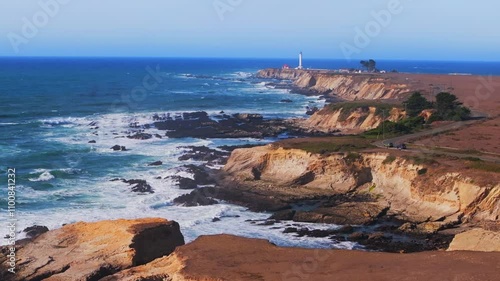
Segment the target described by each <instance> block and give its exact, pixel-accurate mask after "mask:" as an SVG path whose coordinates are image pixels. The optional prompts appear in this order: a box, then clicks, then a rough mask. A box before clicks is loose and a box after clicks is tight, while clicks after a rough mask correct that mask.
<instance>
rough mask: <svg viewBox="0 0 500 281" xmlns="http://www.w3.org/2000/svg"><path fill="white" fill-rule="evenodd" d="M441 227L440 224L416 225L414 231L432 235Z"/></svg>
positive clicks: (426, 223) (425, 223)
mask: <svg viewBox="0 0 500 281" xmlns="http://www.w3.org/2000/svg"><path fill="white" fill-rule="evenodd" d="M442 227H443V223H442V222H424V223H421V224H419V225H417V228H416V231H418V232H421V233H426V234H432V233H436V232H438V231H439V230H441V229H442Z"/></svg>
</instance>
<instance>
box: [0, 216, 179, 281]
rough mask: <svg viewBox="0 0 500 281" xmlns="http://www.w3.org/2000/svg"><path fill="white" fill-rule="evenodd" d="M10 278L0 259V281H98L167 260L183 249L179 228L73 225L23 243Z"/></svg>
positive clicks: (129, 223)
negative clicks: (124, 271) (153, 262)
mask: <svg viewBox="0 0 500 281" xmlns="http://www.w3.org/2000/svg"><path fill="white" fill-rule="evenodd" d="M23 244H25V245H24V246H18V248H17V251H16V257H17V261H16V268H15V271H16V272H15V274H12V273H11V272H9V271H7V268H6V266H7V260H8V258H7V251H6V248H2V254H1V255H0V280H4V281H8V280H19V281H21V280H22V281H35V280H100V279H101V278H104V277H106V276H109V275H112V274H114V273H116V272H119V271H122V270H125V269H128V268H131V267H135V266H139V265H143V264H146V263H149V262H151V261H153V260H154V259H157V258H159V257H162V256H165V255H169V254H170V253H172V252H173V251H174V249H175V248H176V247H178V246H181V245H184V237H183V235H182V233H181V232H180V228H179V224H178V223H177V222H174V221H168V220H165V219H138V220H117V221H102V222H97V223H84V222H80V223H75V224H71V225H66V226H63V227H62V228H60V229H57V230H52V231H49V232H46V233H44V234H42V235H40V236H38V237H37V238H35V239H34V240H32V241H24V243H23Z"/></svg>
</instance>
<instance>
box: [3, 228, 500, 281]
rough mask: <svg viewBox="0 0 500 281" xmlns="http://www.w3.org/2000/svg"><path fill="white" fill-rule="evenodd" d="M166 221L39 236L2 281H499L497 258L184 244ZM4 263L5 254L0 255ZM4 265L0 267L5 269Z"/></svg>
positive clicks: (204, 240)
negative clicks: (12, 272)
mask: <svg viewBox="0 0 500 281" xmlns="http://www.w3.org/2000/svg"><path fill="white" fill-rule="evenodd" d="M183 244H184V241H183V238H182V234H181V233H180V231H179V225H178V224H177V223H175V222H171V221H167V220H164V219H138V220H118V221H104V222H96V223H76V224H72V225H67V226H64V227H62V228H60V229H57V230H52V231H49V232H47V233H45V234H42V235H41V236H39V237H38V238H36V239H35V240H34V241H31V242H28V243H27V244H26V245H24V246H23V247H22V248H21V249H19V250H18V254H19V256H20V259H21V260H20V261H19V263H18V265H19V268H18V271H17V273H16V274H15V275H12V274H11V273H6V271H4V270H3V268H2V270H1V271H0V274H1V276H0V277H1V280H5V281H8V280H27V281H34V280H72V281H73V280H74V281H83V280H85V281H94V280H95V281H97V280H102V281H119V280H120V281H121V280H125V281H139V280H140V281H156V280H171V281H191V280H192V281H194V280H205V281H219V280H228V281H230V280H231V281H232V280H273V281H274V280H287V281H288V280H347V281H349V280H417V279H418V280H457V281H460V280H464V281H465V280H478V281H479V280H481V281H487V280H497V279H496V278H497V274H498V271H499V270H500V264H499V263H498V259H499V258H500V253H498V252H493V253H485V252H462V251H454V252H443V251H437V252H421V253H416V254H391V253H381V252H362V251H347V250H329V249H300V248H282V247H277V246H276V245H273V244H272V243H270V242H268V241H265V240H260V239H250V238H243V237H236V236H232V235H213V236H201V237H199V238H197V239H196V240H195V241H193V242H192V243H189V244H186V245H183ZM0 257H1V258H3V254H2V255H0ZM4 264H5V263H4V260H2V266H3V265H4Z"/></svg>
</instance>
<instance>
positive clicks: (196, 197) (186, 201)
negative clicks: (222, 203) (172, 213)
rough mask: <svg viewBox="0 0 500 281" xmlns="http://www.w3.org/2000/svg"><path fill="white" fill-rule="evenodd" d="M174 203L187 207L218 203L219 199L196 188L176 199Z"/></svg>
mask: <svg viewBox="0 0 500 281" xmlns="http://www.w3.org/2000/svg"><path fill="white" fill-rule="evenodd" d="M174 203H175V204H178V205H182V206H185V207H195V206H208V205H215V204H218V202H217V200H215V199H213V198H211V197H209V196H208V195H207V194H206V193H204V192H203V190H200V189H195V190H193V191H192V192H191V193H189V194H185V195H181V196H179V197H177V198H175V199H174Z"/></svg>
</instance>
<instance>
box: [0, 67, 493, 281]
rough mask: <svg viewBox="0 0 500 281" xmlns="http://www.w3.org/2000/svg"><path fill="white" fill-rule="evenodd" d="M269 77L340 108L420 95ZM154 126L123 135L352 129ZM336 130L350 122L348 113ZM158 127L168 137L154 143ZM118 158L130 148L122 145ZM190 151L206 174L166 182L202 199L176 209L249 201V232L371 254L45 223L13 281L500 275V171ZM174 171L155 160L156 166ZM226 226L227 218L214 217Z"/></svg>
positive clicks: (135, 224)
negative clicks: (263, 229)
mask: <svg viewBox="0 0 500 281" xmlns="http://www.w3.org/2000/svg"><path fill="white" fill-rule="evenodd" d="M257 77H258V78H265V79H276V80H288V81H289V82H285V83H281V82H276V83H275V82H270V83H269V84H268V85H269V86H272V87H282V88H287V89H291V90H292V91H294V92H296V93H300V94H305V95H322V97H323V98H325V99H327V101H328V102H331V101H337V100H356V99H358V98H359V99H365V98H367V99H397V98H400V97H401V96H404V95H405V94H406V93H407V92H408V91H409V90H410V89H413V88H414V87H415V85H414V84H411V83H410V82H408V83H400V82H391V81H389V80H386V79H385V78H384V79H382V78H381V77H378V76H370V75H369V76H363V75H359V76H355V75H354V76H352V75H351V76H349V75H332V74H330V73H321V72H317V73H316V72H310V71H297V70H286V71H285V70H275V69H268V70H263V71H261V72H259V73H258V74H257ZM282 102H289V101H287V100H283V101H282ZM375 111H376V109H372V108H369V110H368V111H367V112H368V113H367V114H365V115H368V114H371V115H373V116H372V117H373V118H372V119H373V120H372V122H368V123H370V124H368V125H369V126H372V127H373V126H376V124H379V123H381V122H383V121H384V120H382V119H380V118H378V117H377V116H375V115H376V114H373V113H374V112H375ZM395 111H397V112H395V114H394V115H395V116H400V111H399V110H398V109H395ZM308 113H310V115H313V117H312V118H311V119H312V120H313V121H311V122H314V120H315V118H316V119H318V118H319V119H322V116H320V115H321V114H323V113H322V112H321V111H319V109H310V112H308ZM357 113H359V112H357ZM357 113H356V114H357ZM365 113H366V112H365ZM335 114H336V115H337V117H338V116H339V115H340V113H339V112H336V113H335V112H334V113H332V115H335ZM358 115H359V114H358ZM318 116H319V117H318ZM375 117H377V118H375ZM349 118H350V117H349ZM363 118H364V120H366V119H369V118H368V117H363ZM152 120H153V122H152V123H150V124H130V131H128V132H126V135H124V136H121V137H123V138H129V139H137V140H149V139H152V138H163V137H168V138H186V137H192V138H227V139H231V138H258V139H262V138H274V139H277V138H279V137H280V136H282V137H283V138H290V137H302V138H304V137H310V136H330V135H333V134H335V133H338V132H335V131H332V130H331V129H330V128H329V127H328V126H329V125H328V124H326V125H325V128H326V129H325V130H313V129H314V128H316V129H318V126H317V124H316V125H311V124H309V125H311V126H309V128H307V127H304V126H303V124H301V123H297V122H296V121H290V120H280V119H266V118H264V117H263V116H262V115H260V114H252V113H247V114H233V115H227V114H225V113H224V112H220V114H218V115H215V116H209V115H208V114H207V113H206V112H184V113H181V114H177V115H175V116H173V115H169V114H165V115H158V114H156V115H154V116H152ZM333 122H334V123H335V124H336V126H337V125H338V124H339V121H338V118H337V119H335V120H334V121H333ZM356 122H357V121H356ZM377 122H378V123H377ZM358 123H359V122H358ZM94 125H95V124H94ZM94 125H92V124H89V126H91V127H92V126H94ZM344 125H345V126H346V127H348V126H349V124H343V126H344ZM358 125H359V124H358ZM369 126H368V127H369ZM368 127H367V128H368ZM149 128H156V129H158V130H160V131H162V132H164V133H162V134H150V133H148V132H147V129H149ZM311 128H312V129H311ZM307 141H308V139H307V138H306V139H304V142H305V143H307ZM95 142H96V141H95V140H92V141H89V143H95ZM111 149H112V150H114V151H116V153H121V151H127V148H126V147H125V146H122V145H119V144H117V145H115V146H113V147H111ZM179 149H182V150H183V151H185V152H184V154H183V155H181V156H179V158H178V160H179V161H181V162H184V163H185V164H184V165H182V166H181V167H179V168H178V169H179V170H182V171H185V172H187V173H188V174H190V175H192V177H183V176H178V175H174V176H167V177H162V176H160V177H159V179H162V180H165V179H168V180H171V181H173V182H175V183H176V184H177V187H178V188H179V189H182V190H190V191H191V192H189V193H187V194H184V195H181V196H179V197H177V198H175V199H174V200H173V204H175V205H180V206H184V207H196V206H206V205H214V204H220V203H221V202H227V203H231V204H236V205H239V206H243V207H246V208H248V209H249V210H251V211H255V212H266V213H269V217H268V218H267V219H265V220H248V221H246V222H247V223H249V224H253V225H259V226H269V227H273V226H274V225H276V224H278V223H279V224H280V225H284V226H285V227H284V228H283V230H282V232H283V233H285V234H287V235H293V236H297V237H307V238H308V239H315V238H328V239H330V240H332V244H333V243H334V242H335V243H339V242H343V241H350V242H355V243H357V244H356V245H358V247H357V248H358V249H363V250H365V251H339V250H328V249H322V250H319V249H316V250H306V249H298V248H279V247H276V246H275V245H272V244H271V243H269V242H267V241H263V240H258V239H248V238H241V237H234V236H229V235H216V236H202V237H199V238H198V239H196V240H195V241H194V242H192V243H190V244H187V245H184V244H185V243H184V237H183V235H182V233H181V231H180V226H179V224H178V223H176V222H173V221H168V220H165V219H138V220H119V221H102V222H97V223H76V224H71V225H66V226H63V227H62V228H60V229H57V230H51V231H48V229H47V228H46V227H43V226H33V227H31V228H28V229H26V230H25V232H26V233H27V237H28V238H27V239H24V240H22V241H18V244H17V245H18V249H17V251H18V256H19V257H20V259H19V261H18V263H17V264H18V268H17V273H16V274H15V275H11V274H9V273H8V272H7V271H6V270H4V269H5V268H4V266H5V265H6V264H7V259H8V257H7V253H8V251H7V248H5V247H2V248H1V255H0V264H1V265H0V269H1V271H0V280H6V281H8V280H108V281H109V280H142V281H145V280H208V281H211V280H256V279H257V280H259V279H260V280H279V279H280V278H281V279H282V280H332V278H339V279H341V280H365V279H369V280H410V279H409V278H410V277H411V276H412V274H418V276H419V279H426V280H444V279H450V278H454V279H453V280H496V279H495V278H496V277H497V273H498V270H500V266H499V264H498V262H496V261H497V260H498V258H500V257H499V256H498V255H499V254H498V253H485V252H487V251H491V252H494V251H500V248H499V247H500V246H499V245H500V235H499V230H500V226H499V216H500V185H499V184H498V182H500V176H498V174H493V173H487V172H477V171H470V170H466V169H464V168H463V167H461V166H460V163H461V162H460V161H459V160H456V159H451V160H449V159H439V161H435V160H432V161H427V159H426V161H422V159H419V158H418V157H412V156H410V157H408V156H403V155H393V154H390V153H387V152H386V151H380V150H378V149H368V150H366V149H365V150H363V151H345V152H343V151H328V150H325V151H323V150H322V151H321V152H320V153H314V152H308V151H306V150H303V149H293V148H287V147H284V145H283V143H281V142H276V143H273V144H270V145H266V146H254V145H246V146H224V147H217V148H211V147H206V146H187V147H179ZM193 162H194V163H197V164H193ZM163 164H164V163H162V162H161V161H154V162H151V163H149V164H147V166H148V167H152V168H159V167H161V166H162V165H163ZM221 166H223V167H224V168H222V169H220V170H219V169H218V168H214V167H221ZM457 171H461V173H457ZM110 180H111V181H119V182H122V183H123V184H127V185H128V186H129V188H130V190H131V191H132V192H135V193H138V194H147V193H155V190H154V188H153V187H152V186H151V185H150V184H149V183H148V182H147V181H145V180H143V179H124V178H115V179H110ZM221 219H223V218H221V217H214V218H213V220H212V222H213V223H217V222H219V221H220V220H221ZM300 223H313V224H319V223H321V224H330V225H332V228H329V229H324V228H320V227H315V226H314V225H311V226H308V227H304V226H303V224H300ZM333 226H335V227H333ZM236 245H237V246H236ZM367 250H368V251H367ZM446 250H447V251H458V252H445V251H446ZM371 251H376V252H371ZM461 251H480V252H461ZM382 252H386V253H382ZM75 253H77V254H75ZM402 253H412V254H405V255H401V254H402ZM322 264H327V265H328V266H322ZM263 268H266V269H267V270H263ZM411 280H412V279H411Z"/></svg>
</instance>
